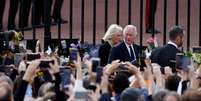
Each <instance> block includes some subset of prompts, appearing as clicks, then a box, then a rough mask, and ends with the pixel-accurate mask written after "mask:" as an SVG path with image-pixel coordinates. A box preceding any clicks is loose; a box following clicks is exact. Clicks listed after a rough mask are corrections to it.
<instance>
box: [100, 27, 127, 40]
mask: <svg viewBox="0 0 201 101" xmlns="http://www.w3.org/2000/svg"><path fill="white" fill-rule="evenodd" d="M119 32H123V29H122V27H121V26H119V25H117V24H111V25H110V27H109V28H108V29H107V31H106V33H105V35H104V37H103V40H104V41H110V40H111V39H112V37H113V36H114V35H115V34H116V33H119Z"/></svg>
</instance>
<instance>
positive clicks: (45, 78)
mask: <svg viewBox="0 0 201 101" xmlns="http://www.w3.org/2000/svg"><path fill="white" fill-rule="evenodd" d="M36 74H37V76H36V77H35V78H34V80H33V83H32V90H33V97H37V96H38V90H39V88H40V86H41V85H42V84H44V83H46V82H52V81H53V80H52V77H51V74H50V73H49V71H48V70H40V71H39V72H37V73H36Z"/></svg>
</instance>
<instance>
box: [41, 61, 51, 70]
mask: <svg viewBox="0 0 201 101" xmlns="http://www.w3.org/2000/svg"><path fill="white" fill-rule="evenodd" d="M50 63H52V64H54V60H42V61H41V62H40V64H39V67H40V68H50V65H49V64H50Z"/></svg>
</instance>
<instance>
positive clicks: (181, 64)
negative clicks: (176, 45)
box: [176, 53, 191, 71]
mask: <svg viewBox="0 0 201 101" xmlns="http://www.w3.org/2000/svg"><path fill="white" fill-rule="evenodd" d="M190 64H191V57H188V56H185V55H184V54H183V53H178V54H177V55H176V68H177V69H182V70H185V71H187V70H188V66H189V65H190Z"/></svg>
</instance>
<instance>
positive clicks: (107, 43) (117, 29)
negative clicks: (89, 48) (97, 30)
mask: <svg viewBox="0 0 201 101" xmlns="http://www.w3.org/2000/svg"><path fill="white" fill-rule="evenodd" d="M122 36H123V29H122V27H121V26H119V25H117V24H111V25H110V27H109V28H108V30H107V32H106V33H105V35H104V37H103V41H104V43H103V44H102V45H101V46H100V48H99V52H98V56H99V57H100V60H101V62H100V65H101V66H105V65H107V61H108V57H109V53H110V49H111V48H112V47H114V46H115V45H117V44H118V43H120V42H121V40H122Z"/></svg>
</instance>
